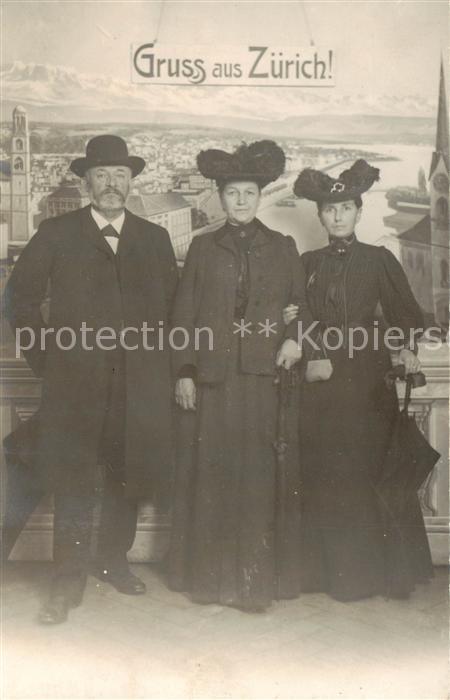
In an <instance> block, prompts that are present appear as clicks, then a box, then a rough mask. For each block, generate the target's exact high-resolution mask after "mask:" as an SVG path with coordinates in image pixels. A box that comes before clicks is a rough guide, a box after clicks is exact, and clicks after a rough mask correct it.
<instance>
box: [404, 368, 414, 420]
mask: <svg viewBox="0 0 450 700" xmlns="http://www.w3.org/2000/svg"><path fill="white" fill-rule="evenodd" d="M413 384H414V378H413V375H412V374H407V375H406V387H405V398H404V400H403V412H404V413H408V408H409V404H410V402H411V389H412V388H413Z"/></svg>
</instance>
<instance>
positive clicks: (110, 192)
mask: <svg viewBox="0 0 450 700" xmlns="http://www.w3.org/2000/svg"><path fill="white" fill-rule="evenodd" d="M104 194H116V195H117V196H118V197H121V198H122V199H124V196H123V194H122V192H121V191H120V190H116V189H114V187H108V188H107V189H106V190H103V192H101V195H104Z"/></svg>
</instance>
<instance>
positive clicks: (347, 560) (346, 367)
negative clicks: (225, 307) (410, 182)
mask: <svg viewBox="0 0 450 700" xmlns="http://www.w3.org/2000/svg"><path fill="white" fill-rule="evenodd" d="M378 178H379V171H378V169H377V168H374V167H371V166H370V165H369V164H368V163H366V162H365V161H364V160H358V161H356V163H354V164H353V165H352V167H351V168H349V169H348V170H345V171H344V172H342V173H341V175H340V176H339V177H338V178H336V179H335V178H331V177H330V176H329V175H327V174H325V173H322V172H320V171H317V170H312V169H309V168H308V169H306V170H303V171H302V172H301V173H300V175H299V176H298V178H297V181H296V183H295V185H294V192H295V194H296V195H297V196H298V197H304V198H306V199H309V200H312V201H314V202H316V203H317V208H318V214H319V218H320V221H321V223H322V225H323V226H324V228H325V229H326V231H327V233H328V237H329V244H328V245H327V246H326V247H325V248H321V249H320V250H314V251H309V252H307V253H305V254H304V255H303V256H302V261H303V264H304V268H305V272H306V279H307V298H308V303H309V306H310V309H311V312H312V315H313V317H314V319H315V321H317V322H318V324H317V326H316V328H315V330H314V333H312V337H313V340H314V342H315V344H316V345H317V346H318V347H319V348H320V350H318V351H316V353H317V354H316V355H315V359H316V360H319V359H322V362H321V363H319V364H317V363H316V364H315V365H313V364H308V367H307V369H306V379H307V380H308V379H309V380H310V381H309V382H308V381H306V383H305V384H304V385H303V386H302V391H301V394H300V409H299V415H300V445H301V456H302V459H301V465H302V471H303V501H302V506H303V512H302V565H301V580H302V591H304V592H312V591H320V592H327V593H329V594H330V595H331V596H332V597H334V598H336V599H338V600H341V601H347V600H354V599H358V598H365V597H368V596H373V595H377V594H381V595H387V596H391V597H405V596H407V595H408V594H409V593H410V592H411V591H412V590H413V588H414V585H415V583H417V582H419V581H425V580H427V579H428V578H429V577H430V576H431V575H432V567H431V558H430V551H429V547H428V541H427V537H426V533H425V529H424V524H423V518H422V515H421V512H420V507H419V502H418V499H417V498H416V497H415V498H413V501H411V503H410V509H409V513H408V517H407V518H406V520H405V521H404V522H401V523H398V522H397V523H395V524H394V526H393V527H392V528H391V530H390V531H386V529H385V528H383V525H382V520H383V521H384V522H385V523H386V520H387V519H389V517H387V516H390V514H389V513H386V512H384V510H383V509H384V505H383V503H382V502H381V499H380V498H379V496H378V495H377V492H376V490H375V486H376V484H377V480H378V476H379V474H380V471H381V470H382V468H383V463H384V460H385V457H386V452H387V446H388V441H389V438H390V435H391V432H392V429H393V425H394V422H395V420H396V417H397V415H398V410H399V409H398V401H397V396H396V391H395V388H394V386H387V385H386V383H385V375H386V373H387V372H388V370H389V369H390V368H391V357H390V352H389V349H388V348H387V347H386V345H385V343H384V341H383V334H384V330H385V328H382V324H381V323H380V324H379V328H378V330H377V324H378V321H377V316H376V312H377V307H381V309H382V311H383V315H384V317H385V320H386V321H387V325H389V326H392V327H394V326H395V327H397V331H398V329H400V332H401V334H402V336H403V339H402V341H401V343H400V345H399V361H400V363H403V364H404V365H405V369H406V372H407V373H414V372H417V371H418V370H419V368H420V364H419V361H418V359H417V356H416V349H417V348H416V339H417V337H418V336H420V334H421V330H422V332H423V318H422V312H421V309H420V307H419V305H418V304H417V302H416V300H415V298H414V296H413V294H412V292H411V289H410V286H409V283H408V280H407V278H406V275H405V273H404V271H403V269H402V267H401V265H400V263H398V262H397V260H396V258H395V257H394V256H393V255H392V253H391V252H389V251H388V250H387V249H386V248H384V247H378V246H373V245H367V244H365V243H361V242H360V241H359V240H358V238H357V237H356V234H355V227H356V225H357V224H358V222H359V220H360V218H361V213H362V199H361V195H362V194H363V193H364V192H366V191H367V190H368V189H369V188H370V187H371V185H372V184H373V183H374V182H375V181H376V180H378ZM295 316H296V309H295V307H291V308H289V309H286V310H285V321H286V322H290V323H291V325H292V322H293V319H294V318H295ZM377 333H378V340H377ZM398 336H399V333H398V332H397V334H396V336H394V337H398ZM358 348H360V349H358ZM312 350H315V348H312Z"/></svg>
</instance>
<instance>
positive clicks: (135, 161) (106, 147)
mask: <svg viewBox="0 0 450 700" xmlns="http://www.w3.org/2000/svg"><path fill="white" fill-rule="evenodd" d="M101 165H126V166H127V167H128V168H131V173H132V177H136V175H139V173H140V172H142V170H143V169H144V168H145V160H144V159H143V158H139V156H130V155H128V148H127V144H126V143H125V141H124V140H123V139H121V138H120V136H114V135H113V134H102V135H101V136H94V138H92V139H91V140H90V141H88V143H87V146H86V157H85V158H75V160H73V161H72V162H71V164H70V169H71V171H72V172H73V173H75V175H78V176H79V177H83V175H84V174H85V173H86V170H89V168H96V167H99V166H101Z"/></svg>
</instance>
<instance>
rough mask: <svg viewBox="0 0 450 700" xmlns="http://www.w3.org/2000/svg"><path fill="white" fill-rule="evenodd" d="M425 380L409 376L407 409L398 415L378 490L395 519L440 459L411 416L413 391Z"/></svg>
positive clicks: (407, 382) (406, 398)
mask: <svg viewBox="0 0 450 700" xmlns="http://www.w3.org/2000/svg"><path fill="white" fill-rule="evenodd" d="M417 374H418V375H420V374H421V373H417ZM422 377H423V375H422ZM422 377H420V376H419V377H417V375H412V374H409V375H407V377H406V390H405V399H404V403H403V409H402V410H401V411H400V413H399V414H398V416H397V419H396V422H395V425H394V429H393V431H392V435H391V439H390V442H389V447H388V449H387V453H386V458H385V462H384V465H383V468H382V470H381V474H380V477H379V481H378V484H377V491H378V492H379V494H380V496H381V497H382V499H383V501H385V502H386V504H387V505H388V507H389V511H390V512H391V516H392V517H394V518H401V516H402V515H403V513H404V511H405V509H406V508H407V506H408V502H409V501H410V500H411V498H413V497H415V496H416V494H417V491H418V490H419V489H420V487H421V486H422V484H423V483H424V481H425V480H426V479H427V478H428V476H429V474H430V472H431V471H432V469H433V467H434V465H435V464H436V462H437V461H438V459H439V457H440V454H439V453H438V452H436V450H435V449H434V448H433V447H431V445H430V444H429V443H428V442H427V440H426V438H425V437H424V435H423V434H422V432H421V431H420V429H419V427H418V425H417V423H416V420H415V417H414V416H413V415H409V413H408V408H409V404H410V401H411V389H412V388H413V386H423V385H424V383H425V379H424V378H423V379H422Z"/></svg>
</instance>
